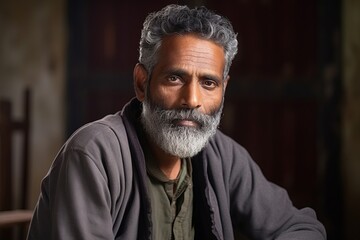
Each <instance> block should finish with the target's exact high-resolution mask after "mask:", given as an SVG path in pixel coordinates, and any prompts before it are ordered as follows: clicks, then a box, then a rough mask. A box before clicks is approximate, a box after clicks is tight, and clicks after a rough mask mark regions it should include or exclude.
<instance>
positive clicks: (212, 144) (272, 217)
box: [28, 5, 326, 240]
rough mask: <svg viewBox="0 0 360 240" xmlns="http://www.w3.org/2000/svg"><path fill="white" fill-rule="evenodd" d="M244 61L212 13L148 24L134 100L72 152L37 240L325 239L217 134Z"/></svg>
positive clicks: (57, 175) (48, 195)
mask: <svg viewBox="0 0 360 240" xmlns="http://www.w3.org/2000/svg"><path fill="white" fill-rule="evenodd" d="M236 52H237V40H236V34H235V33H234V31H233V28H232V26H231V24H230V22H229V21H228V20H227V19H226V18H224V17H222V16H219V15H217V14H215V13H214V12H212V11H209V10H208V9H206V8H204V7H199V8H194V9H189V8H188V7H186V6H178V5H169V6H167V7H165V8H163V9H162V10H160V11H158V12H155V13H152V14H150V15H149V16H148V17H147V18H146V20H145V22H144V27H143V30H142V35H141V40H140V56H139V63H138V64H136V66H135V68H134V86H135V94H136V98H134V99H133V100H131V101H130V102H129V103H128V104H127V105H126V106H125V107H124V108H123V110H122V111H121V112H119V113H117V114H114V115H109V116H106V117H105V118H103V119H101V120H99V121H96V122H93V123H90V124H88V125H86V126H84V127H82V128H81V129H79V130H78V131H77V132H76V133H74V134H73V136H72V137H71V138H70V139H69V140H68V141H67V142H66V143H65V145H64V146H63V147H62V149H61V150H60V152H59V154H58V155H57V157H56V159H55V161H54V163H53V165H52V167H51V169H50V171H49V173H48V174H47V176H46V177H45V178H44V180H43V182H42V188H41V195H40V197H39V201H38V204H37V206H36V209H35V212H34V216H33V219H32V222H31V225H30V228H29V234H28V239H36V240H45V239H46V240H48V239H64V240H70V239H77V240H79V239H86V240H89V239H126V240H130V239H156V240H158V239H176V240H177V239H225V240H230V239H235V236H237V235H238V233H241V234H242V235H245V236H247V237H248V238H251V239H306V240H311V239H313V240H315V239H316V240H318V239H325V238H326V236H325V230H324V228H323V226H322V224H321V223H320V222H319V221H318V220H317V219H316V216H315V213H314V212H313V211H312V210H311V209H308V208H307V209H301V210H300V209H297V208H295V207H294V206H293V205H292V203H291V201H290V200H289V197H288V195H287V193H286V191H285V190H284V189H282V188H280V187H279V186H276V185H274V184H272V183H270V182H268V181H267V180H266V179H265V178H264V176H263V175H262V173H261V171H260V169H259V168H258V166H257V165H256V164H255V163H254V161H253V160H252V159H251V157H250V156H249V154H248V153H247V152H246V150H245V149H244V148H242V147H241V146H240V145H238V144H237V143H236V142H234V141H233V140H232V139H231V138H229V137H227V136H225V135H224V134H223V133H221V132H220V131H219V130H218V129H217V127H218V125H219V122H220V118H221V114H222V108H223V104H224V94H225V90H226V87H227V84H228V81H229V75H228V73H229V68H230V65H231V62H232V60H233V58H234V56H235V54H236Z"/></svg>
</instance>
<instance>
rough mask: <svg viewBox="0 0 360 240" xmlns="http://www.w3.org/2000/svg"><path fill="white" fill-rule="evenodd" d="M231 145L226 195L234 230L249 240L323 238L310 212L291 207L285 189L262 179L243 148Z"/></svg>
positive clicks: (320, 227) (314, 239)
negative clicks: (243, 234)
mask: <svg viewBox="0 0 360 240" xmlns="http://www.w3.org/2000/svg"><path fill="white" fill-rule="evenodd" d="M232 146H233V147H234V149H233V151H232V153H233V157H234V159H233V162H232V166H231V169H232V170H231V174H230V175H231V177H230V192H231V212H232V218H233V224H234V227H235V228H237V229H238V230H240V231H242V232H245V234H246V235H247V236H248V237H250V238H251V239H278V240H285V239H292V240H294V239H296V240H301V239H304V240H321V239H326V232H325V229H324V227H323V225H322V224H321V223H320V222H319V221H318V220H317V218H316V215H315V212H314V211H313V210H312V209H310V208H304V209H297V208H296V207H294V206H293V204H292V202H291V200H290V199H289V196H288V194H287V192H286V190H285V189H283V188H281V187H279V186H277V185H275V184H273V183H271V182H269V181H268V180H267V179H265V177H264V176H263V174H262V172H261V170H260V168H259V167H258V166H257V164H256V163H255V162H254V161H253V160H252V159H251V157H250V156H249V154H248V153H247V151H246V150H245V149H243V148H242V147H241V146H239V145H236V144H235V145H232Z"/></svg>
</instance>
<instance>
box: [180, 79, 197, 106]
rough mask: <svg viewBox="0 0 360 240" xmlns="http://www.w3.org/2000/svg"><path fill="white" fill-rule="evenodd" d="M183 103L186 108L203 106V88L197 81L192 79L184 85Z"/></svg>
mask: <svg viewBox="0 0 360 240" xmlns="http://www.w3.org/2000/svg"><path fill="white" fill-rule="evenodd" d="M181 94H182V98H181V99H182V103H181V106H182V107H184V108H189V109H195V108H200V107H201V101H202V96H201V88H200V86H199V84H198V83H197V81H191V82H189V83H187V84H186V85H184V86H183V89H182V92H181Z"/></svg>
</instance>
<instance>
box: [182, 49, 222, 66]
mask: <svg viewBox="0 0 360 240" xmlns="http://www.w3.org/2000/svg"><path fill="white" fill-rule="evenodd" d="M182 58H183V61H185V62H189V63H193V64H194V65H199V64H200V65H203V66H207V67H209V66H210V67H213V66H216V65H217V61H216V56H215V54H213V53H212V52H208V51H191V52H190V53H186V52H183V54H182Z"/></svg>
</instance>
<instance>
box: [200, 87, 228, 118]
mask: <svg viewBox="0 0 360 240" xmlns="http://www.w3.org/2000/svg"><path fill="white" fill-rule="evenodd" d="M222 102H223V91H219V92H216V93H215V92H212V93H209V94H206V95H205V96H204V101H203V107H204V112H205V113H206V114H212V113H214V112H216V111H217V110H219V108H220V106H221V104H222Z"/></svg>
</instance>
